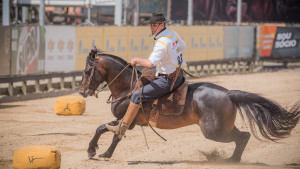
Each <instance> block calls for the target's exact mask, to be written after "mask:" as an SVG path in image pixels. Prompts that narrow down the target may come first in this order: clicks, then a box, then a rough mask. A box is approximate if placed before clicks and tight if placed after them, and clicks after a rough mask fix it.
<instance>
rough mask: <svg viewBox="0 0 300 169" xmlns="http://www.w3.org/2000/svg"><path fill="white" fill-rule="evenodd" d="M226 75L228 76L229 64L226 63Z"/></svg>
mask: <svg viewBox="0 0 300 169" xmlns="http://www.w3.org/2000/svg"><path fill="white" fill-rule="evenodd" d="M225 73H226V74H228V63H226V69H225Z"/></svg>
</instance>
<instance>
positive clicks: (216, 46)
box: [207, 26, 224, 60]
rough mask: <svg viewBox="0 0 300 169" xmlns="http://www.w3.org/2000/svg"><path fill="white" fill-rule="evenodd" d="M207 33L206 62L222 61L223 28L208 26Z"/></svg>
mask: <svg viewBox="0 0 300 169" xmlns="http://www.w3.org/2000/svg"><path fill="white" fill-rule="evenodd" d="M207 33H208V37H207V38H208V39H207V43H208V48H207V60H216V59H223V58H224V45H223V44H224V42H223V27H222V26H208V27H207Z"/></svg>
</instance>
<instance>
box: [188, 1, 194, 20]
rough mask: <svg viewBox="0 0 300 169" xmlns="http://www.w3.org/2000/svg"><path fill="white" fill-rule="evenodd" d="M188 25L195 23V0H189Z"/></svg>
mask: <svg viewBox="0 0 300 169" xmlns="http://www.w3.org/2000/svg"><path fill="white" fill-rule="evenodd" d="M188 25H189V26H192V25H193V0H188Z"/></svg>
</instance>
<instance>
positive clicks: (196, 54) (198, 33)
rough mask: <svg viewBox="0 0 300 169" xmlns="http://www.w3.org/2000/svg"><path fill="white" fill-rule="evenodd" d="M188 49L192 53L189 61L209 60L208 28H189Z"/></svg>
mask: <svg viewBox="0 0 300 169" xmlns="http://www.w3.org/2000/svg"><path fill="white" fill-rule="evenodd" d="M187 44H188V48H189V53H190V58H189V61H204V60H207V49H208V39H207V27H206V26H191V27H189V41H188V43H187Z"/></svg>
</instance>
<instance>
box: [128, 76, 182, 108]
mask: <svg viewBox="0 0 300 169" xmlns="http://www.w3.org/2000/svg"><path fill="white" fill-rule="evenodd" d="M182 80H183V72H182V73H181V74H180V76H178V78H177V80H176V82H175V84H174V87H173V91H174V90H175V89H176V88H178V87H179V86H180V84H181V83H182ZM172 81H173V79H168V78H167V77H166V76H157V77H156V79H155V80H154V81H153V82H151V83H149V84H148V85H146V86H143V87H141V95H142V101H143V104H146V103H149V102H153V101H155V100H156V99H158V98H160V97H162V96H165V95H166V94H168V93H170V88H171V85H172ZM131 102H133V103H135V104H139V103H140V95H139V90H136V91H135V92H134V93H133V95H132V97H131Z"/></svg>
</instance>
